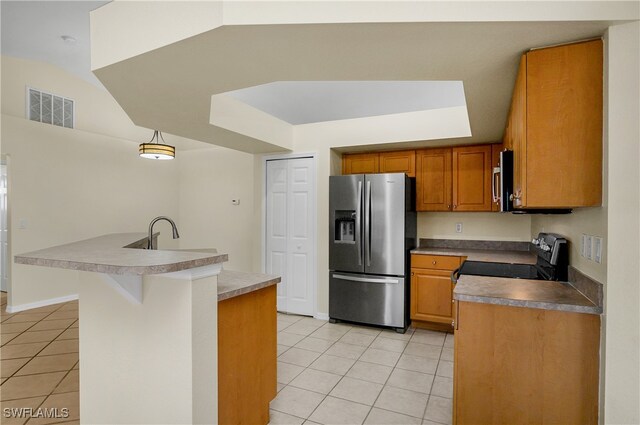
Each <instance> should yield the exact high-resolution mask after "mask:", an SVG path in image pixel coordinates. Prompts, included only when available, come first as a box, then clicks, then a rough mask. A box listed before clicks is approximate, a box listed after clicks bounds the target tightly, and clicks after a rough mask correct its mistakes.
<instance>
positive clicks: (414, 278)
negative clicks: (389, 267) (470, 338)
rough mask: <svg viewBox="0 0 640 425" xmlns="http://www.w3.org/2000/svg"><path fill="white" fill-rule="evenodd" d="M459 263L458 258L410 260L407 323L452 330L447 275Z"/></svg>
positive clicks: (448, 277) (426, 256) (420, 257)
mask: <svg viewBox="0 0 640 425" xmlns="http://www.w3.org/2000/svg"><path fill="white" fill-rule="evenodd" d="M461 263H462V257H453V256H442V255H421V254H417V255H416V254H414V255H412V256H411V321H412V323H413V324H414V325H415V326H418V327H426V328H435V329H445V330H451V329H452V321H453V284H452V283H451V272H452V271H454V270H455V269H457V268H458V267H459V266H460V264H461Z"/></svg>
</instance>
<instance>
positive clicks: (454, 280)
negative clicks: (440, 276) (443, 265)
mask: <svg viewBox="0 0 640 425" xmlns="http://www.w3.org/2000/svg"><path fill="white" fill-rule="evenodd" d="M461 268H462V266H460V267H458V268H457V269H455V270H454V271H452V272H451V283H453V284H454V285H455V284H457V283H458V279H460V269H461Z"/></svg>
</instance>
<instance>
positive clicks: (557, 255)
mask: <svg viewBox="0 0 640 425" xmlns="http://www.w3.org/2000/svg"><path fill="white" fill-rule="evenodd" d="M531 243H532V244H533V249H534V250H535V251H536V253H537V260H536V264H512V263H491V262H485V261H465V262H464V263H463V264H462V266H461V267H460V268H458V269H457V270H456V271H454V272H453V273H452V274H451V279H452V281H453V282H454V283H455V282H456V281H457V280H458V278H459V277H460V276H461V275H470V276H494V277H507V278H514V279H533V280H561V281H566V280H567V277H568V276H567V274H568V268H569V251H568V244H567V240H566V239H565V238H564V237H562V236H560V235H558V234H555V233H540V234H539V235H538V238H537V239H534V240H533V241H532V242H531Z"/></svg>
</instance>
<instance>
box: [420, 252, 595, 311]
mask: <svg viewBox="0 0 640 425" xmlns="http://www.w3.org/2000/svg"><path fill="white" fill-rule="evenodd" d="M457 243H458V244H460V243H461V241H457ZM476 245H478V243H476ZM411 254H418V255H451V256H457V257H466V259H467V260H469V261H484V262H492V263H518V264H535V263H536V254H535V253H534V252H529V251H524V250H504V249H467V248H466V247H464V246H456V247H437V246H436V247H421V248H416V249H414V250H412V251H411ZM453 298H454V299H456V300H459V301H469V302H477V303H485V304H498V305H507V306H517V307H528V308H540V309H544V310H559V311H567V312H576V313H587V314H602V307H601V306H599V305H597V304H595V303H594V302H593V301H591V300H590V299H589V298H587V297H586V296H585V295H583V293H582V292H580V291H578V290H577V289H576V288H575V287H574V285H573V284H572V283H570V282H557V281H545V280H529V279H508V278H502V277H487V276H468V275H462V276H460V278H459V279H458V283H457V284H456V286H455V289H454V291H453Z"/></svg>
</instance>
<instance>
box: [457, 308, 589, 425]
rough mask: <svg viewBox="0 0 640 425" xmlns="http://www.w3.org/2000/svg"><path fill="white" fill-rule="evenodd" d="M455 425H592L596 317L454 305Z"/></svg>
mask: <svg viewBox="0 0 640 425" xmlns="http://www.w3.org/2000/svg"><path fill="white" fill-rule="evenodd" d="M456 309H457V311H456V313H455V314H454V316H455V320H456V326H455V327H456V329H455V339H454V341H455V342H454V391H453V392H454V395H453V423H454V424H459V425H462V424H597V423H598V378H599V346H600V316H598V315H592V314H582V313H571V312H563V311H553V310H541V309H533V308H524V307H511V306H504V305H492V304H481V303H472V302H459V301H458V302H457V306H456Z"/></svg>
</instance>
